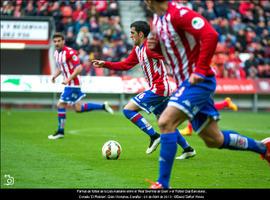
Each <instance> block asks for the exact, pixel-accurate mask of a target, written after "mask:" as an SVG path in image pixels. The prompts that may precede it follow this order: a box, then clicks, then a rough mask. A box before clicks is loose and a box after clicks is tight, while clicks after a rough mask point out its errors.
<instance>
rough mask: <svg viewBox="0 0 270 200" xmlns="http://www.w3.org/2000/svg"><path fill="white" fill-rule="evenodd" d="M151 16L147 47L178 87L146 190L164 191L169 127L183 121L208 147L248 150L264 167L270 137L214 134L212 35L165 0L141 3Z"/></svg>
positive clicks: (172, 137)
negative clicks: (162, 58)
mask: <svg viewBox="0 0 270 200" xmlns="http://www.w3.org/2000/svg"><path fill="white" fill-rule="evenodd" d="M145 3H146V5H147V7H148V8H149V9H151V10H152V11H153V12H154V13H155V14H156V15H155V17H154V21H153V26H154V28H155V31H156V34H157V37H158V38H157V39H158V40H157V39H155V38H149V40H148V47H149V48H150V49H155V50H157V51H158V52H160V51H162V53H163V55H164V56H165V58H166V60H167V62H168V63H169V65H170V67H171V69H172V71H173V73H174V76H175V79H176V81H177V82H178V88H177V90H176V91H175V93H174V94H173V95H172V96H171V98H170V100H169V102H168V106H167V107H166V109H165V110H164V112H163V113H162V114H161V116H160V118H159V121H158V125H159V128H160V131H161V136H160V137H161V139H160V140H161V148H160V159H159V167H160V168H159V178H158V181H157V182H156V183H154V184H152V186H151V188H154V189H157V188H169V187H170V185H169V181H170V175H171V169H172V166H173V162H174V155H175V153H176V151H177V145H176V138H177V134H178V133H177V132H175V129H176V128H177V126H178V125H179V124H182V123H183V122H184V121H185V120H187V119H189V120H190V121H191V123H192V126H193V128H194V130H195V131H196V132H197V133H198V134H199V135H200V137H201V138H202V139H203V141H204V142H205V144H206V145H207V146H208V147H211V148H219V149H221V148H226V149H231V150H248V151H252V152H255V153H259V154H261V156H262V158H264V159H266V160H267V161H268V162H269V163H270V138H266V139H264V140H263V141H257V140H254V139H252V138H249V137H246V136H244V135H241V134H239V133H238V132H236V131H233V130H220V129H219V127H218V124H217V119H218V118H219V113H218V111H217V109H216V108H215V106H214V101H213V95H214V92H215V89H216V79H215V74H214V71H213V70H212V68H211V67H210V62H211V59H212V56H213V54H214V52H215V49H216V45H217V41H218V34H217V32H216V31H215V30H214V28H213V27H212V26H211V24H210V23H209V22H207V20H206V19H205V18H204V17H202V16H201V15H200V14H199V13H196V12H195V11H193V10H190V9H188V8H186V7H182V6H179V5H177V4H176V3H173V2H168V1H166V0H145Z"/></svg>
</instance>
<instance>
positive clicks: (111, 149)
mask: <svg viewBox="0 0 270 200" xmlns="http://www.w3.org/2000/svg"><path fill="white" fill-rule="evenodd" d="M121 152H122V148H121V145H120V144H119V143H118V142H116V141H114V140H109V141H107V142H106V143H105V144H104V145H103V147H102V156H103V157H104V158H106V159H107V160H117V159H118V158H119V156H120V154H121Z"/></svg>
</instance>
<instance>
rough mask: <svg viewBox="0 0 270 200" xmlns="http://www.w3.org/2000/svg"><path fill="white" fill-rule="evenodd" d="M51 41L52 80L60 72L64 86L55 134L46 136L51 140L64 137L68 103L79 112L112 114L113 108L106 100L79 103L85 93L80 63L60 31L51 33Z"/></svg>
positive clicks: (58, 106) (59, 103) (53, 80)
mask: <svg viewBox="0 0 270 200" xmlns="http://www.w3.org/2000/svg"><path fill="white" fill-rule="evenodd" d="M53 42H54V45H55V48H56V51H55V53H54V58H55V61H56V65H57V69H56V72H55V74H54V75H53V77H52V82H53V83H55V79H56V78H57V77H58V76H59V75H60V74H63V76H64V80H63V82H62V84H64V85H66V86H65V89H64V91H63V92H62V94H61V97H60V99H59V101H58V104H57V111H58V130H57V131H56V132H55V134H53V135H49V136H48V138H49V139H51V140H55V139H59V138H63V137H64V126H65V121H66V107H67V105H68V104H71V105H73V108H74V110H75V111H76V112H79V113H82V112H89V111H93V110H105V111H107V112H109V113H110V114H113V109H112V108H111V107H110V105H109V104H108V102H104V104H94V103H85V104H83V103H81V99H82V98H83V97H85V94H84V93H83V92H81V88H80V75H79V74H80V73H81V71H82V65H81V64H80V60H79V58H78V56H77V54H76V51H75V50H73V49H72V48H69V47H67V46H65V39H64V36H63V35H62V34H61V33H55V34H54V35H53Z"/></svg>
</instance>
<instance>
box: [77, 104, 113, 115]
mask: <svg viewBox="0 0 270 200" xmlns="http://www.w3.org/2000/svg"><path fill="white" fill-rule="evenodd" d="M74 109H75V111H76V112H78V113H82V112H90V111H93V110H105V111H106V112H108V113H110V114H113V113H114V111H113V109H112V108H111V106H110V105H109V103H108V102H104V103H103V104H97V103H82V102H77V103H76V104H75V105H74Z"/></svg>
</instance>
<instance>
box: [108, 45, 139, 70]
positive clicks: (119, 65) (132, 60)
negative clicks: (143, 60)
mask: <svg viewBox="0 0 270 200" xmlns="http://www.w3.org/2000/svg"><path fill="white" fill-rule="evenodd" d="M138 63H139V61H138V58H137V55H136V52H135V48H133V49H132V51H131V53H130V54H129V56H128V57H127V58H126V59H124V60H123V61H121V62H108V61H106V62H105V63H104V67H106V68H108V69H113V70H123V71H124V70H129V69H131V68H132V67H134V66H135V65H137V64H138Z"/></svg>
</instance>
